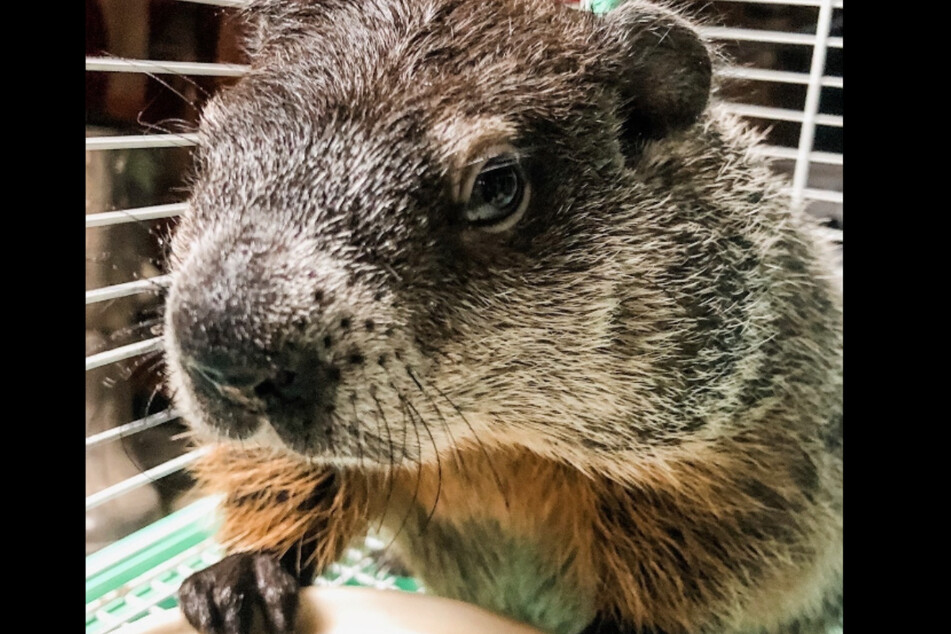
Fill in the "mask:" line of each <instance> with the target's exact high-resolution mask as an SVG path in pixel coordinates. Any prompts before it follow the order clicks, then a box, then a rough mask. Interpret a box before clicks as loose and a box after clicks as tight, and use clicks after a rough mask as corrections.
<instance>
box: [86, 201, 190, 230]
mask: <svg viewBox="0 0 951 634" xmlns="http://www.w3.org/2000/svg"><path fill="white" fill-rule="evenodd" d="M187 207H188V203H170V204H168V205H153V206H151V207H137V208H134V209H116V210H114V211H104V212H101V213H95V214H86V228H87V229H90V228H92V227H107V226H109V225H119V224H124V223H127V222H141V221H143V220H157V219H160V218H171V217H174V216H178V215H181V214H182V213H184V211H185V209H186V208H187Z"/></svg>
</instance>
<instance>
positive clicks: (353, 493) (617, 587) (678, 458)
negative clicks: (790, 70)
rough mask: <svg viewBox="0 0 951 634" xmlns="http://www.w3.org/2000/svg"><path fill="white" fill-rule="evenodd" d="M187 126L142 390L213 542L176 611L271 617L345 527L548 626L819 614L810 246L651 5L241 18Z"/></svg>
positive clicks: (288, 5)
mask: <svg viewBox="0 0 951 634" xmlns="http://www.w3.org/2000/svg"><path fill="white" fill-rule="evenodd" d="M245 15H246V18H247V20H248V38H247V39H248V50H249V55H250V59H251V66H250V70H249V72H248V74H247V75H246V76H245V77H243V78H242V80H241V81H239V82H238V83H237V84H236V85H234V86H233V87H231V88H230V89H227V90H225V91H223V92H222V93H221V94H220V95H218V96H217V97H215V98H214V100H212V101H211V102H210V103H209V104H208V106H207V107H206V108H205V110H204V112H203V116H202V121H201V124H200V141H199V144H198V150H197V153H196V171H195V177H194V182H193V186H192V188H191V196H190V202H189V205H188V210H187V212H186V213H185V214H184V215H183V217H182V218H181V222H180V225H179V226H178V228H177V230H176V232H175V234H174V237H173V240H172V243H171V248H170V251H171V254H170V269H171V277H172V280H173V282H172V284H171V286H170V289H169V293H168V297H167V314H166V320H165V334H164V337H165V343H166V348H167V365H168V380H169V385H170V388H171V391H172V392H174V395H175V399H176V403H177V405H178V407H180V408H181V410H182V411H183V412H184V413H185V417H186V418H187V419H188V420H189V421H190V422H191V424H192V425H193V426H194V430H195V436H196V439H198V440H199V441H200V442H206V443H209V444H210V445H211V450H210V452H209V453H208V455H207V457H206V458H205V459H204V460H203V461H202V462H201V464H199V465H198V467H197V468H196V470H195V472H196V475H197V477H198V479H199V481H200V483H201V486H202V488H203V490H204V491H207V492H213V493H220V494H223V502H222V514H223V527H222V529H221V534H220V538H221V540H223V542H224V543H225V544H227V546H228V548H229V549H230V550H229V553H230V554H229V555H228V556H227V557H226V558H225V559H224V560H222V561H221V562H219V563H218V564H215V565H213V566H211V567H210V568H208V569H206V570H204V571H202V572H199V573H196V574H195V575H194V576H192V577H191V578H189V579H188V580H186V582H185V583H184V584H183V586H182V589H181V591H180V598H181V603H182V606H183V610H184V611H185V613H186V615H187V617H188V619H189V620H190V621H191V623H192V624H193V625H195V627H197V628H199V629H201V630H203V631H206V632H241V631H244V628H246V627H247V623H248V620H249V619H250V613H251V611H252V608H253V607H254V606H260V607H261V608H262V609H263V612H264V615H265V619H266V621H267V623H268V624H269V626H270V627H271V628H272V629H273V630H274V631H289V630H290V629H291V627H292V625H291V624H292V623H293V619H294V614H295V609H296V605H297V592H298V589H299V588H300V586H301V585H302V584H307V583H309V582H310V581H311V580H312V578H313V575H314V574H315V573H319V572H320V571H321V570H323V569H324V568H325V567H326V566H327V565H328V564H329V563H330V562H333V561H334V560H335V559H336V558H337V557H338V556H340V554H341V552H342V551H343V549H344V548H345V547H347V546H348V545H349V544H351V543H352V542H353V541H354V540H355V539H359V538H361V537H362V536H363V535H365V534H366V533H367V531H378V532H379V533H380V534H381V535H382V536H383V537H384V540H389V541H391V544H392V545H391V551H392V552H393V553H394V554H395V556H397V557H398V558H399V560H400V561H401V562H403V563H404V564H405V565H406V566H407V568H408V570H410V571H412V573H413V574H415V575H416V576H418V577H419V578H420V580H421V581H422V583H423V584H424V586H425V588H426V589H427V591H429V592H431V593H433V594H436V595H440V596H445V597H453V598H456V599H461V600H464V601H467V602H472V603H474V604H477V605H480V606H483V607H484V608H487V609H489V610H492V611H494V612H496V613H499V614H502V615H507V616H509V617H512V618H514V619H517V620H520V621H523V622H526V623H529V624H532V625H534V626H536V627H538V628H540V629H542V630H544V631H547V632H553V633H559V634H577V633H579V632H588V633H593V632H602V633H606V632H628V633H633V632H638V633H648V632H649V633H654V634H657V633H661V632H663V633H667V634H677V633H697V632H715V633H718V634H722V633H741V632H743V633H753V632H757V633H760V632H764V633H767V632H768V633H780V632H790V633H791V632H798V633H806V632H820V631H823V630H824V629H825V628H826V627H828V626H830V625H835V624H838V623H839V622H840V619H841V603H842V394H841V391H842V385H841V381H842V360H841V348H842V345H841V343H842V334H841V317H842V316H841V300H840V294H839V290H838V283H837V281H836V277H835V271H834V270H833V265H832V264H831V253H830V251H829V249H827V248H826V246H825V245H824V244H822V242H821V240H820V239H819V238H818V237H817V232H816V230H815V229H816V228H815V226H814V223H813V222H812V221H811V220H810V219H809V218H808V217H807V216H806V215H805V214H803V213H802V212H801V211H800V210H798V209H793V208H791V204H790V200H789V197H788V195H787V194H785V193H784V183H783V182H781V181H780V180H777V178H775V177H774V176H772V175H771V173H770V171H769V169H768V166H767V165H766V164H765V162H764V160H763V159H762V158H761V157H760V155H758V154H756V153H755V151H754V149H753V148H754V146H755V144H756V143H757V142H758V138H757V137H756V136H755V135H754V134H752V133H751V132H750V131H749V130H748V129H747V128H746V127H744V125H743V124H741V122H740V121H738V120H737V119H736V118H734V117H733V116H731V115H729V114H727V113H726V112H725V111H724V110H723V109H722V108H721V107H720V106H719V105H717V103H716V99H714V98H711V94H712V93H714V92H715V90H714V89H713V88H712V86H713V85H714V81H713V75H714V74H713V70H712V69H713V68H714V67H715V61H714V60H715V59H716V56H715V54H713V53H712V52H711V48H710V47H709V46H708V45H707V44H706V43H704V42H703V41H702V39H701V38H700V37H699V36H698V33H697V30H696V29H695V28H694V27H693V26H692V24H691V23H690V22H689V21H688V20H686V19H685V18H683V17H682V16H680V15H678V14H677V13H675V12H674V11H672V10H671V9H669V8H665V7H661V6H657V5H655V4H651V3H648V2H642V1H634V0H631V1H628V2H625V3H623V4H621V5H620V6H618V7H616V8H614V9H612V10H611V11H609V12H607V13H604V14H595V13H593V12H586V11H578V10H575V9H572V8H569V7H567V6H565V5H564V4H562V3H560V2H554V1H552V0H480V1H476V0H363V1H356V0H320V1H317V0H314V1H306V0H296V1H290V0H264V1H258V2H254V3H253V4H252V6H251V7H250V8H249V9H248V10H247V12H246V14H245Z"/></svg>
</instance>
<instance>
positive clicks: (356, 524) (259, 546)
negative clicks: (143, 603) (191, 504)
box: [179, 448, 367, 634]
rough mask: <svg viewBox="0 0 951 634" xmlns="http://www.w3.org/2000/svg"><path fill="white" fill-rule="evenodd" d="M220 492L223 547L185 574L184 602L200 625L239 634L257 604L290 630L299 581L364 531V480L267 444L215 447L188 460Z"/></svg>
mask: <svg viewBox="0 0 951 634" xmlns="http://www.w3.org/2000/svg"><path fill="white" fill-rule="evenodd" d="M194 471H195V475H196V478H197V479H198V482H199V487H201V489H202V490H203V491H205V492H207V493H224V496H225V497H224V501H223V503H222V506H221V509H220V511H221V514H222V516H223V523H222V527H221V531H220V533H219V535H218V537H219V539H220V540H221V542H222V543H223V544H224V545H225V547H226V549H227V550H228V551H230V553H231V554H229V555H228V556H227V557H225V558H224V559H222V560H221V561H220V562H217V563H215V564H213V565H212V566H209V567H208V568H206V569H204V570H201V571H199V572H197V573H195V574H193V575H192V576H191V577H189V578H188V579H186V580H185V581H184V582H183V583H182V586H181V588H180V589H179V600H180V603H181V609H182V612H183V613H184V615H185V618H186V619H187V620H188V622H189V623H191V625H192V626H193V627H195V628H196V629H198V630H199V631H201V632H205V633H206V634H246V633H248V632H250V628H251V623H252V619H253V617H254V613H255V611H256V610H257V609H260V611H261V612H262V614H263V617H264V623H265V626H266V627H267V628H268V631H270V632H274V633H275V634H277V633H285V632H291V631H293V625H294V620H295V618H296V613H297V605H298V591H299V589H300V588H301V587H302V586H305V585H308V584H310V583H311V581H312V580H313V578H314V576H315V574H316V573H317V572H319V571H322V570H323V569H324V568H325V567H326V566H328V565H329V564H330V563H332V562H333V561H335V560H336V559H338V558H339V557H340V555H341V554H342V552H343V550H344V548H346V547H347V545H349V544H350V543H351V542H352V541H353V540H354V539H355V538H356V537H358V536H359V535H360V534H362V532H363V530H364V529H365V527H366V518H367V495H366V492H367V487H366V483H365V481H363V480H362V479H360V478H358V477H356V476H349V477H348V474H346V473H343V472H340V471H337V470H333V469H330V468H325V467H317V466H313V465H309V464H306V463H302V462H300V461H298V460H296V459H294V458H292V457H288V456H286V455H282V454H274V453H272V452H266V451H264V450H246V449H235V448H220V449H218V450H216V451H214V452H212V453H211V454H210V455H209V456H208V457H206V458H205V459H203V460H202V461H201V462H200V463H199V464H198V465H197V466H196V467H195V469H194Z"/></svg>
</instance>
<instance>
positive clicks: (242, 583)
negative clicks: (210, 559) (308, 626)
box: [178, 553, 300, 634]
mask: <svg viewBox="0 0 951 634" xmlns="http://www.w3.org/2000/svg"><path fill="white" fill-rule="evenodd" d="M299 589H300V585H299V584H298V582H297V580H296V579H295V578H294V577H293V576H291V575H290V574H289V573H287V572H286V571H285V570H284V569H283V568H282V567H281V565H280V563H279V562H278V560H277V559H276V558H274V557H272V556H271V555H268V554H262V553H237V554H234V555H229V556H227V557H225V558H224V559H222V560H221V561H219V562H218V563H216V564H213V565H211V566H209V567H208V568H205V569H204V570H200V571H198V572H196V573H195V574H193V575H192V576H190V577H188V578H187V579H185V581H184V582H182V586H181V588H179V590H178V599H179V603H180V604H181V609H182V613H183V614H184V615H185V618H186V619H187V620H188V622H189V623H190V624H191V625H192V627H194V628H195V629H197V630H199V631H200V632H203V633H204V634H250V632H251V623H252V619H253V618H254V612H255V609H260V610H261V613H262V614H263V616H264V622H265V626H266V628H267V631H268V632H271V633H272V634H290V632H291V631H292V630H293V626H294V619H295V617H296V615H297V594H298V590H299Z"/></svg>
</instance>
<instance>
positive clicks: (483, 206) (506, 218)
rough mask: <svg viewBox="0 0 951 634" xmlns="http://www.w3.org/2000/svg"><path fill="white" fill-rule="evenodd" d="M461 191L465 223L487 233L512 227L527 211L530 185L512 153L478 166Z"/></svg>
mask: <svg viewBox="0 0 951 634" xmlns="http://www.w3.org/2000/svg"><path fill="white" fill-rule="evenodd" d="M469 182H471V188H468V196H466V193H467V192H466V191H465V190H464V191H463V196H464V205H465V206H464V209H463V217H464V218H465V220H466V221H467V222H468V223H469V224H471V225H474V226H476V227H478V228H480V229H483V230H485V231H489V232H499V231H505V230H506V229H509V228H511V227H512V226H514V225H515V223H516V222H518V221H519V219H520V218H521V217H522V214H523V213H524V212H525V209H526V207H528V195H529V185H528V181H527V179H526V178H525V172H524V171H523V170H522V166H521V165H520V164H519V161H518V157H517V156H516V155H515V154H514V153H509V152H506V153H503V154H499V155H497V156H495V157H493V158H490V159H488V160H486V161H484V162H482V163H481V164H477V165H476V166H475V167H474V169H473V171H472V175H471V176H470V177H469Z"/></svg>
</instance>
